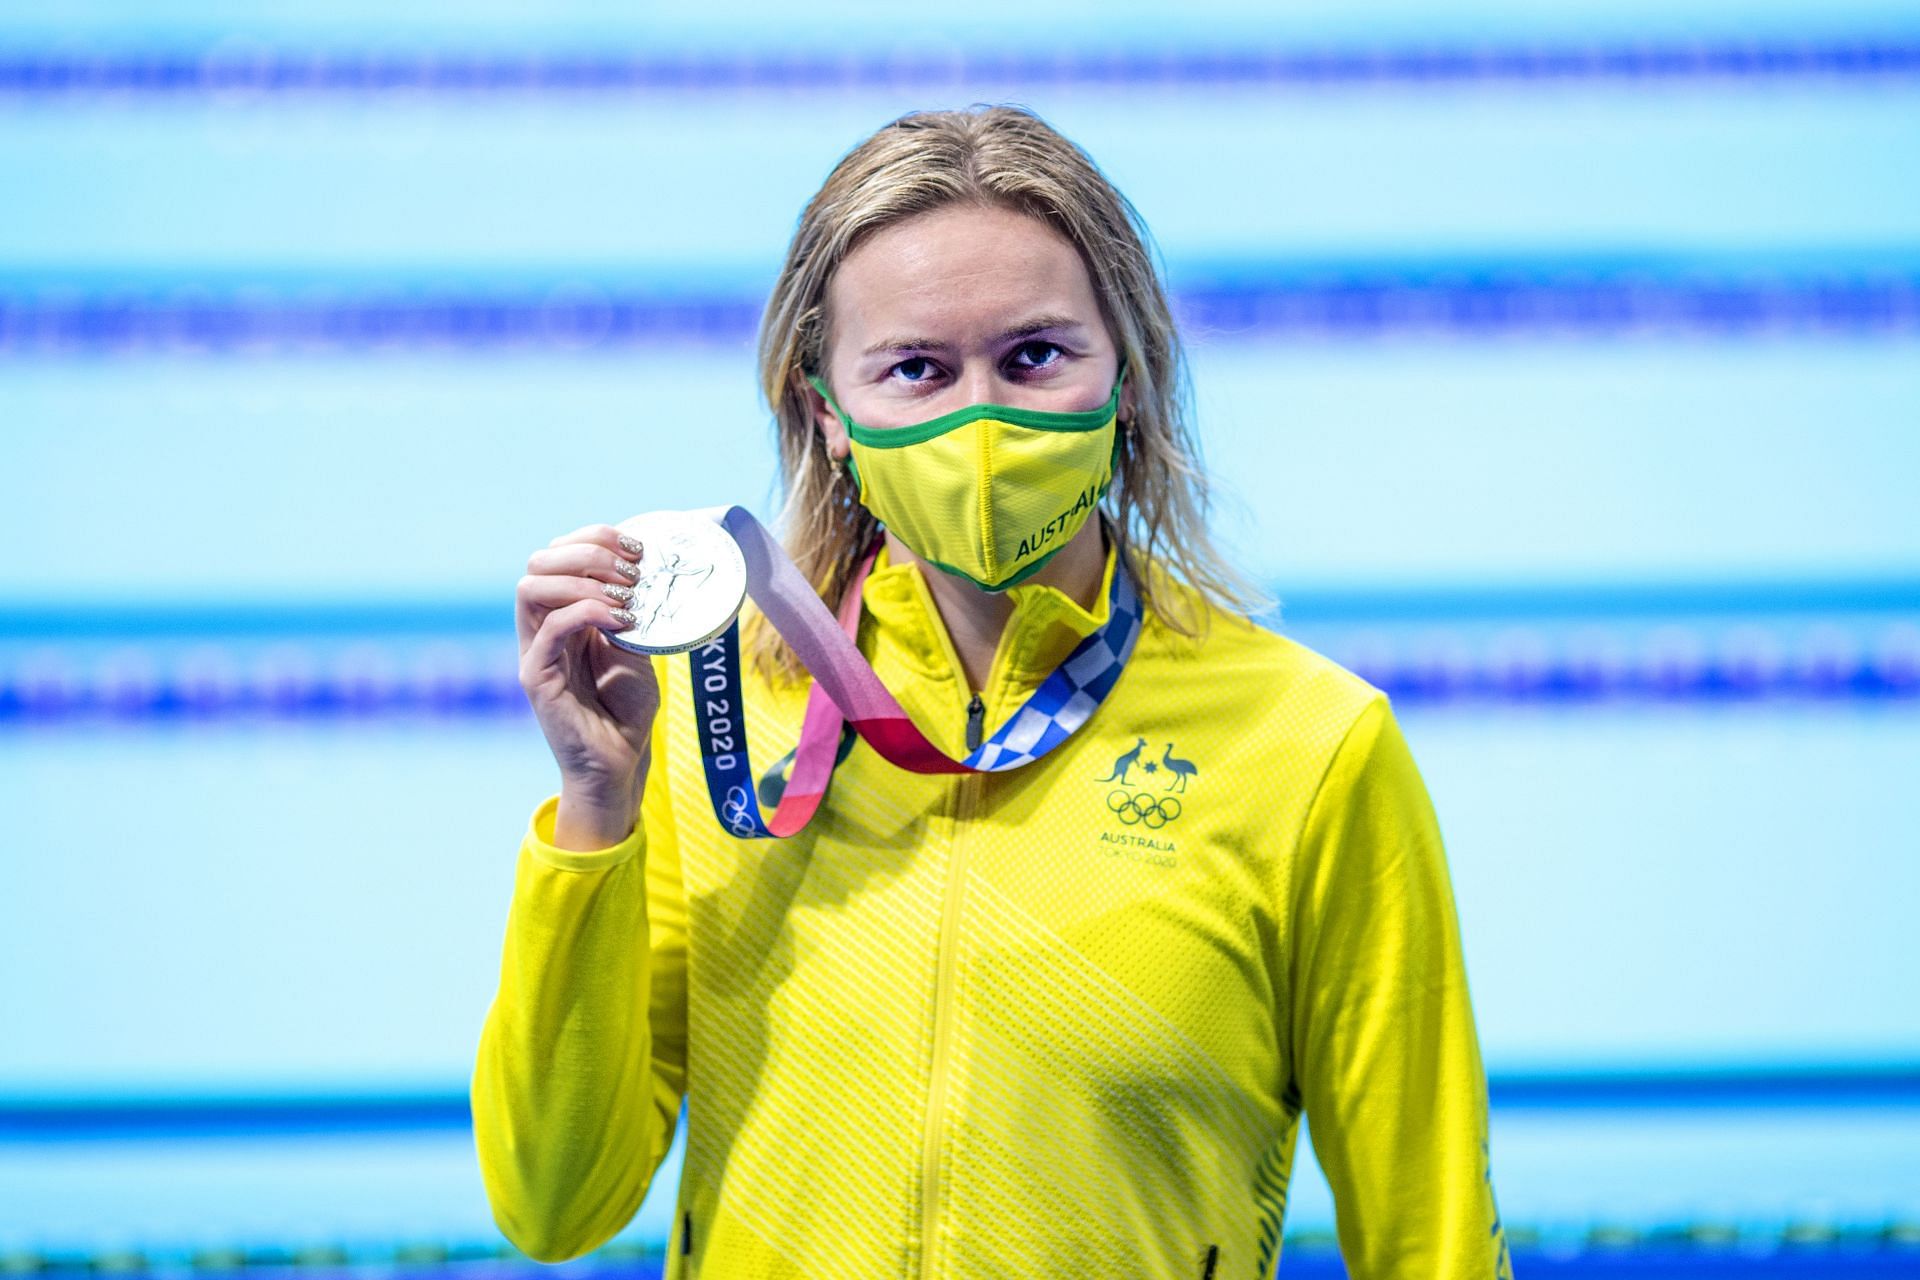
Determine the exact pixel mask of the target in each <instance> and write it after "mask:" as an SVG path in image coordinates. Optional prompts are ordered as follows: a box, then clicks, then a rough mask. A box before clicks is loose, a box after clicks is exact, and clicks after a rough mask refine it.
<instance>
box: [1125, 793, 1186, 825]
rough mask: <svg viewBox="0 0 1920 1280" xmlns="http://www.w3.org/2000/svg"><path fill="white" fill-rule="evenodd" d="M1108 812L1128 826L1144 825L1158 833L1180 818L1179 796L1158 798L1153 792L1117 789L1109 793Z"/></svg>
mask: <svg viewBox="0 0 1920 1280" xmlns="http://www.w3.org/2000/svg"><path fill="white" fill-rule="evenodd" d="M1107 810H1108V812H1110V813H1113V814H1115V815H1116V816H1117V817H1119V819H1120V821H1122V822H1124V823H1126V824H1127V825H1128V826H1130V827H1131V826H1134V825H1135V824H1144V825H1145V826H1146V827H1147V829H1148V830H1151V831H1158V830H1159V829H1160V828H1161V827H1164V826H1166V825H1167V824H1168V823H1169V822H1172V821H1173V820H1174V819H1175V818H1177V817H1179V816H1180V800H1179V797H1177V796H1156V795H1154V794H1153V793H1152V792H1151V791H1127V790H1125V789H1123V788H1115V789H1114V790H1112V791H1109V792H1107Z"/></svg>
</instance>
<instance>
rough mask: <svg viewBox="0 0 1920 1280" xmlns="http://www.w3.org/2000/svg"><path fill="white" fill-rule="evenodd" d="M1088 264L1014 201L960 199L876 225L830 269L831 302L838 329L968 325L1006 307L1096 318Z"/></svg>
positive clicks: (840, 332) (1001, 316) (845, 333)
mask: <svg viewBox="0 0 1920 1280" xmlns="http://www.w3.org/2000/svg"><path fill="white" fill-rule="evenodd" d="M1098 307H1099V304H1098V300H1097V299H1096V297H1095V296H1094V291H1093V282H1092V281H1091V280H1090V279H1089V278H1088V276H1087V269H1086V264H1085V263H1083V262H1082V261H1081V259H1080V253H1079V251H1078V250H1077V249H1075V248H1074V246H1073V242H1072V241H1070V240H1068V239H1067V238H1066V237H1065V236H1064V235H1062V234H1061V233H1060V232H1058V231H1056V230H1054V228H1052V227H1051V226H1049V225H1047V224H1046V223H1045V222H1042V221H1041V220H1039V219H1038V218H1035V217H1032V216H1030V215H1027V214H1024V213H1018V212H1016V211H1014V210H1011V209H1005V208H999V207H982V206H976V205H959V206H952V207H949V208H944V209H936V210H933V211H932V212H930V213H922V214H916V215H914V216H913V217H910V218H906V219H903V220H902V221H900V222H896V223H893V224H891V225H890V226H886V227H883V228H881V229H880V230H879V231H876V232H874V233H873V234H872V235H870V236H868V237H867V238H866V239H864V240H862V241H861V242H860V244H859V245H857V246H856V247H855V248H854V250H853V252H851V253H849V254H848V255H847V256H846V258H845V259H844V260H843V261H842V262H841V264H840V267H839V269H838V270H837V271H835V272H834V275H833V279H832V281H831V282H830V283H829V285H828V288H827V309H828V313H829V314H830V315H831V316H832V318H833V329H834V333H835V335H836V337H844V338H847V339H857V338H858V337H859V336H860V335H861V334H863V333H866V332H868V331H871V330H882V329H884V330H887V331H889V332H891V331H894V330H904V329H910V330H914V331H926V332H927V333H929V334H930V335H931V334H932V333H933V331H934V330H936V329H944V330H968V329H973V328H976V327H992V326H995V325H1001V324H1004V323H1005V322H1006V321H1007V320H1008V319H1009V318H1010V315H1009V313H1011V312H1016V311H1036V310H1038V311H1046V312H1049V313H1065V314H1068V315H1071V316H1073V317H1074V318H1076V319H1079V320H1081V321H1083V322H1085V323H1095V322H1097V321H1098V319H1099V309H1098Z"/></svg>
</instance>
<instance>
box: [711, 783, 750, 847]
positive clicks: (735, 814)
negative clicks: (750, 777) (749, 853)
mask: <svg viewBox="0 0 1920 1280" xmlns="http://www.w3.org/2000/svg"><path fill="white" fill-rule="evenodd" d="M748 798H749V796H748V792H747V789H746V788H745V787H742V786H738V785H735V786H731V787H728V788H727V801H726V804H724V805H723V806H721V809H720V820H721V821H722V822H724V823H726V824H727V829H728V830H729V831H731V832H733V834H734V835H735V836H737V837H739V838H740V839H742V840H744V839H746V838H747V837H748V836H750V835H752V834H753V833H754V829H755V827H754V820H753V819H754V813H753V809H752V807H751V806H750V805H749V804H748V803H747V801H748Z"/></svg>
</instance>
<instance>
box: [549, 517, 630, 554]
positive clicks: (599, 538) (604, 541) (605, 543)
mask: <svg viewBox="0 0 1920 1280" xmlns="http://www.w3.org/2000/svg"><path fill="white" fill-rule="evenodd" d="M571 543H591V544H593V545H594V546H600V547H605V548H606V549H607V550H609V551H617V552H619V553H620V554H621V555H622V556H623V557H624V558H625V559H628V560H638V559H639V558H640V539H638V538H635V537H632V536H631V535H629V534H625V533H622V532H620V530H618V529H616V528H614V527H613V526H612V525H610V524H586V525H581V526H580V527H579V528H578V529H575V530H574V531H573V532H572V533H563V534H561V535H560V536H559V537H557V538H555V539H554V540H553V541H552V542H549V543H548V544H547V545H548V546H549V547H563V546H567V545H569V544H571Z"/></svg>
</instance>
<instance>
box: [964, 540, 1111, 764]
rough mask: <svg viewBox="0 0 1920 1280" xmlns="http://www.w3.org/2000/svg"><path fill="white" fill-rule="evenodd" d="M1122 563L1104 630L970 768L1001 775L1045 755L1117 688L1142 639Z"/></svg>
mask: <svg viewBox="0 0 1920 1280" xmlns="http://www.w3.org/2000/svg"><path fill="white" fill-rule="evenodd" d="M1119 560H1120V562H1118V563H1116V564H1115V565H1114V572H1113V591H1112V594H1111V595H1110V596H1109V597H1108V601H1107V621H1106V624H1105V625H1104V626H1102V627H1101V628H1100V629H1099V630H1098V631H1095V632H1094V633H1093V634H1092V635H1089V636H1088V637H1087V638H1086V639H1084V640H1082V641H1081V642H1080V643H1079V644H1078V645H1077V646H1075V647H1074V650H1073V652H1072V653H1070V654H1068V655H1067V660H1066V661H1065V662H1063V663H1061V664H1060V665H1059V666H1058V667H1055V668H1054V669H1053V671H1052V673H1051V674H1049V675H1048V676H1047V678H1046V679H1045V680H1043V681H1042V682H1041V684H1040V687H1039V688H1038V689H1035V690H1034V691H1033V696H1032V697H1031V698H1028V699H1027V702H1026V705H1025V706H1023V707H1021V708H1020V710H1018V711H1017V712H1015V713H1014V714H1013V715H1012V716H1011V717H1010V718H1009V719H1008V720H1007V722H1006V723H1005V724H1003V725H1001V726H1000V727H999V728H998V729H997V730H995V731H994V733H993V736H992V737H990V738H988V739H987V740H986V741H985V742H983V743H981V744H980V746H979V747H978V748H977V749H976V750H975V751H974V752H973V754H971V755H969V756H968V757H967V759H966V763H967V764H968V765H969V766H971V767H972V768H975V769H980V770H985V771H987V772H990V773H997V772H999V771H1000V770H1002V769H1017V768H1019V767H1020V766H1021V765H1023V764H1027V763H1029V762H1030V761H1033V760H1035V759H1037V758H1038V757H1040V756H1043V755H1045V754H1046V753H1047V752H1049V751H1051V750H1052V749H1053V748H1054V747H1055V746H1057V745H1059V744H1060V743H1062V742H1064V741H1066V739H1067V737H1068V736H1069V735H1071V734H1072V733H1073V731H1074V730H1076V729H1078V728H1079V727H1080V726H1081V725H1083V724H1085V723H1086V722H1087V717H1088V716H1091V715H1092V714H1093V711H1094V708H1095V707H1098V706H1099V705H1100V700H1101V699H1102V698H1104V697H1106V696H1107V691H1108V690H1109V689H1111V688H1113V684H1114V681H1116V680H1118V679H1119V678H1120V672H1121V671H1122V670H1124V669H1125V667H1126V665H1127V659H1128V658H1129V657H1131V656H1132V654H1133V643H1134V641H1135V640H1137V639H1139V638H1140V615H1141V605H1140V596H1139V593H1138V592H1137V591H1135V590H1134V586H1133V577H1132V575H1131V574H1129V573H1128V572H1127V571H1126V566H1125V564H1124V560H1125V552H1122V553H1120V557H1119Z"/></svg>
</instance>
